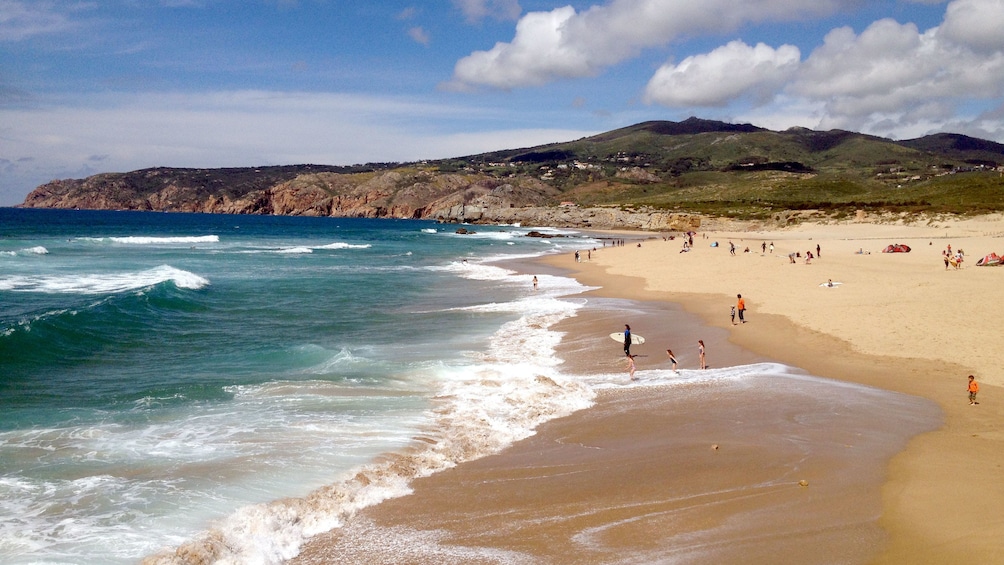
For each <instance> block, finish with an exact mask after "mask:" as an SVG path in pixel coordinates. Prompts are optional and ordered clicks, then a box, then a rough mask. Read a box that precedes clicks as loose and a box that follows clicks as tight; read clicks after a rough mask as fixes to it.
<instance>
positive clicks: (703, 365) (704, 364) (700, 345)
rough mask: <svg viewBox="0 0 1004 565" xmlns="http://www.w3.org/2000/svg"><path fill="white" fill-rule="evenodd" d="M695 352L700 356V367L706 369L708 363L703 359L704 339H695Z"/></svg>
mask: <svg viewBox="0 0 1004 565" xmlns="http://www.w3.org/2000/svg"><path fill="white" fill-rule="evenodd" d="M697 353H698V355H699V356H700V358H701V368H702V369H707V368H708V363H707V361H705V360H704V340H703V339H699V340H697Z"/></svg>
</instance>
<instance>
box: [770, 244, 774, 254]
mask: <svg viewBox="0 0 1004 565" xmlns="http://www.w3.org/2000/svg"><path fill="white" fill-rule="evenodd" d="M770 254H771V255H773V254H774V242H773V241H772V242H770Z"/></svg>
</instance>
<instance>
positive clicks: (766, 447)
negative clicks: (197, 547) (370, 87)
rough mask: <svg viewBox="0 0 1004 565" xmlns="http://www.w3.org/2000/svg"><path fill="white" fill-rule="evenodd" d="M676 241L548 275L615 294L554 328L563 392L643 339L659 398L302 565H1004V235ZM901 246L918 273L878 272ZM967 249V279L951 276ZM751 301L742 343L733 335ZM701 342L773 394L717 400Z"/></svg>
mask: <svg viewBox="0 0 1004 565" xmlns="http://www.w3.org/2000/svg"><path fill="white" fill-rule="evenodd" d="M669 235H671V234H638V233H632V234H624V235H623V236H622V237H623V239H625V240H626V244H625V245H623V246H618V247H611V246H606V247H600V248H597V249H596V250H594V251H592V252H591V253H590V254H588V255H587V257H588V260H585V261H583V262H575V261H574V260H573V259H572V258H571V257H570V256H569V255H567V254H563V255H556V256H550V257H548V258H546V259H544V261H543V262H544V263H546V265H542V266H540V267H538V268H539V269H566V270H570V271H571V273H572V274H573V276H574V277H575V278H577V279H578V280H580V281H581V282H583V283H584V284H586V285H588V286H592V287H598V290H596V291H593V292H591V293H589V294H588V295H587V300H589V301H590V308H588V309H585V311H584V312H582V313H581V314H580V315H578V316H576V317H573V318H570V319H568V320H565V321H563V322H560V323H559V327H558V329H559V330H560V331H562V332H564V334H565V337H564V339H563V342H562V344H561V346H559V348H558V351H557V354H558V355H559V356H560V357H561V358H562V359H564V361H565V367H566V368H565V372H567V373H569V374H587V375H588V374H589V373H590V372H610V371H615V370H624V367H625V366H624V365H623V364H621V365H617V363H618V362H619V361H622V360H623V358H622V357H621V359H618V358H617V354H618V350H617V348H618V347H619V346H618V345H617V344H616V343H614V342H612V341H611V340H609V338H607V337H606V334H607V333H610V332H611V331H617V330H619V329H622V328H623V324H624V323H628V322H629V323H631V324H632V327H633V329H634V330H635V331H636V332H637V333H639V334H642V335H645V336H646V338H648V342H647V343H646V344H645V345H642V346H637V347H635V348H634V350H633V353H637V354H638V355H639V357H638V358H637V360H636V361H637V364H638V368H639V373H638V374H639V376H640V378H641V381H642V383H643V384H646V385H649V384H650V385H651V386H642V387H632V388H626V389H618V388H616V387H610V388H605V389H602V390H601V391H600V392H599V395H598V398H597V400H596V403H595V405H594V406H593V407H592V408H589V409H587V410H582V411H579V412H576V413H575V414H572V415H571V416H569V417H565V418H561V419H558V420H553V421H551V422H547V423H545V424H543V425H542V426H540V427H539V428H538V430H537V434H536V435H534V436H533V437H531V438H528V439H526V440H523V441H521V442H518V443H516V444H514V445H513V446H511V447H510V448H508V449H506V450H504V451H503V452H501V453H499V454H497V455H493V456H489V457H485V458H482V459H479V460H476V461H472V462H468V463H464V464H461V465H459V466H457V467H455V468H452V469H449V470H447V471H444V472H442V473H438V474H435V475H432V476H430V477H426V478H422V479H418V480H415V481H413V484H412V489H413V494H411V495H410V496H405V497H402V498H398V499H394V500H390V501H386V502H384V503H382V504H380V505H377V506H375V507H371V508H367V509H365V510H363V511H361V512H359V513H358V514H357V515H356V516H355V517H354V519H353V520H352V521H350V522H349V524H348V525H347V526H346V527H344V528H340V529H337V530H333V531H332V532H330V533H328V534H323V535H320V536H317V537H315V538H314V539H313V540H311V541H310V542H309V543H308V544H307V545H306V547H304V549H303V551H302V553H301V555H300V556H299V557H298V558H296V559H294V560H293V561H292V562H293V563H358V562H368V563H382V562H386V563H401V562H408V563H521V562H526V563H587V562H589V563H591V562H602V563H653V562H674V563H676V562H681V563H712V562H715V563H739V562H742V563H778V562H790V563H834V562H840V563H945V564H948V563H998V562H1001V561H1002V560H1004V552H1002V550H1001V548H1000V543H999V540H1000V539H1001V537H1002V535H1001V534H1002V533H1004V531H1002V530H1004V522H1002V521H1001V520H1000V518H999V511H998V510H997V509H998V508H999V507H1000V503H1001V501H1002V500H1004V485H1002V484H1001V481H1000V479H1001V473H1002V471H1001V469H1002V464H1004V449H1001V448H1002V447H1004V446H1002V440H1004V434H1002V433H1001V428H1000V422H1001V416H1002V415H1004V410H1002V409H1001V408H1000V402H999V401H996V400H995V399H999V398H1000V396H1001V395H1000V390H1001V385H1002V384H1004V372H1002V371H1001V370H1000V369H999V368H998V367H997V366H998V365H999V363H998V362H997V361H996V359H995V355H994V354H993V352H994V346H995V345H996V344H997V343H998V342H999V336H1000V335H1001V332H1000V330H999V322H998V321H997V320H996V318H997V317H996V316H995V314H994V313H993V303H994V302H995V298H996V296H995V293H994V291H996V290H998V289H999V288H1000V279H1001V277H1004V269H1000V270H998V269H997V268H994V267H988V268H980V267H976V266H975V264H976V260H977V259H978V258H979V257H982V255H983V254H985V253H989V252H991V251H996V252H998V253H1000V252H1001V251H1004V238H1002V235H1004V222H1002V220H1001V218H1000V217H999V216H994V217H987V218H979V219H972V220H943V221H942V220H938V221H930V222H926V223H923V224H903V223H900V222H890V221H884V222H877V221H876V222H872V221H869V220H868V219H867V218H865V219H863V220H859V221H852V222H844V223H834V224H803V225H799V226H794V227H790V228H785V229H771V230H766V229H758V228H756V227H755V226H743V227H742V229H735V230H734V231H724V230H718V231H707V232H704V231H699V232H698V233H697V234H696V235H695V237H694V245H693V247H692V248H691V249H690V250H689V251H687V252H681V249H682V240H681V239H680V238H679V237H676V238H675V239H669V238H668V236H669ZM672 235H678V234H672ZM730 241H731V242H732V243H733V244H734V245H735V247H736V252H735V254H734V255H733V254H732V253H730V251H729V250H730V245H729V242H730ZM715 242H717V243H718V245H717V246H714V247H713V246H712V244H714V243H715ZM772 243H773V247H774V249H773V253H771V251H770V248H769V246H770V245H771V244H772ZM895 243H900V244H907V245H909V246H910V247H911V248H912V251H911V252H910V253H896V254H888V253H882V252H881V251H882V249H883V248H885V247H886V246H887V245H889V244H895ZM949 244H951V245H952V247H953V249H956V250H957V249H959V248H960V247H961V248H962V249H964V250H965V251H966V261H965V262H964V263H963V267H962V268H961V269H955V268H949V269H947V270H946V269H945V267H944V264H943V261H942V258H941V253H942V251H943V250H944V249H945V248H946V246H947V245H949ZM761 245H763V246H767V249H766V251H764V250H763V249H762V247H761ZM817 245H819V253H818V257H815V258H814V259H812V261H811V262H808V263H806V260H805V255H806V251H810V250H811V252H812V253H813V254H814V255H815V254H817V251H816V249H817V248H816V246H817ZM747 247H748V248H749V252H748V253H747V252H746V248H747ZM796 252H797V253H799V254H800V255H801V257H796V258H794V262H792V260H791V259H790V258H789V254H792V253H796ZM531 268H532V267H531ZM527 272H528V273H530V272H531V271H529V270H528V271H527ZM528 278H529V277H528ZM830 281H832V282H833V283H834V285H833V286H830V285H829V283H830ZM737 294H742V295H743V297H744V299H745V302H746V306H747V308H748V310H747V311H746V313H745V318H746V320H747V322H748V323H746V324H739V323H736V324H733V322H732V319H731V317H730V309H731V306H733V305H734V304H735V303H736V300H737V296H736V295H737ZM986 310H989V312H987V311H986ZM667 320H672V321H673V323H672V324H668V323H667ZM736 322H738V318H737V319H736ZM696 339H703V340H704V341H705V343H706V345H707V350H708V359H709V364H710V365H711V367H710V370H709V375H710V374H715V375H718V374H725V375H732V373H729V369H728V368H730V367H754V368H755V372H756V373H757V376H753V377H751V378H748V379H740V380H732V379H731V377H730V378H724V377H723V378H718V379H715V380H710V381H702V380H701V379H700V378H699V376H698V375H695V373H700V371H696V370H695V368H696V366H697V360H696V343H695V342H696ZM666 347H672V348H673V349H674V353H676V356H677V358H678V359H679V360H680V362H681V368H682V369H683V370H682V371H681V375H684V377H686V378H685V379H683V380H685V381H686V382H675V381H674V375H673V374H672V372H671V371H669V363H668V359H667V358H666V355H665V348H666ZM620 355H621V356H622V355H623V354H622V353H621V354H620ZM784 368H790V371H789V370H788V369H784ZM721 371H724V373H719V372H721ZM969 374H974V375H975V376H976V379H977V381H978V382H979V383H980V386H981V391H980V393H979V396H978V399H979V400H980V404H979V405H970V404H969V401H968V399H967V396H966V395H967V392H966V390H965V386H966V376H967V375H969ZM806 375H808V376H806ZM810 376H811V377H810ZM815 377H821V378H822V379H815ZM624 378H625V381H626V380H627V376H626V372H625V376H624Z"/></svg>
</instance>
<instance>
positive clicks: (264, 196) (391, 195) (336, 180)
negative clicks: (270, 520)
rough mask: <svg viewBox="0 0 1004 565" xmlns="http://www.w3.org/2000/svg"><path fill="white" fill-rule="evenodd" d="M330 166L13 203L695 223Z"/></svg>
mask: <svg viewBox="0 0 1004 565" xmlns="http://www.w3.org/2000/svg"><path fill="white" fill-rule="evenodd" d="M314 169H320V170H314ZM331 169H334V168H324V167H313V168H311V167H310V166H301V167H299V168H296V167H281V168H280V167H273V168H263V169H209V170H202V169H199V170H196V169H146V170H142V171H134V172H131V173H107V174H100V175H95V176H92V177H89V178H86V179H81V180H58V181H53V182H50V183H48V184H44V185H42V186H40V187H38V188H37V189H35V190H34V191H32V193H31V194H29V195H28V196H27V198H26V199H25V201H24V204H22V206H23V207H27V208H81V209H91V210H158V211H169V212H202V213H212V214H265V215H289V216H331V217H354V218H411V219H431V220H437V221H440V222H457V223H475V224H476V223H484V224H526V225H541V226H544V225H546V226H562V227H579V228H593V229H611V228H629V229H642V230H651V231H677V230H679V231H683V230H688V229H693V228H696V227H699V226H700V219H699V217H697V216H694V215H690V214H672V213H665V212H659V211H652V210H623V209H620V208H615V207H595V208H581V207H578V206H574V205H571V206H569V205H562V206H558V205H556V202H557V200H559V199H560V193H559V192H558V190H557V189H555V188H554V187H552V186H550V185H548V184H546V183H544V182H542V181H540V180H538V179H535V178H532V177H527V176H513V177H511V178H505V179H500V178H497V177H491V176H487V175H483V174H473V173H472V174H464V173H441V172H436V171H429V170H423V169H421V168H399V169H392V170H376V171H366V172H334V171H333V170H331Z"/></svg>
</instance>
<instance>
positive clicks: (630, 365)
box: [626, 354, 636, 381]
mask: <svg viewBox="0 0 1004 565" xmlns="http://www.w3.org/2000/svg"><path fill="white" fill-rule="evenodd" d="M626 357H627V362H628V375H629V376H630V377H631V380H632V381H633V380H636V379H635V378H634V371H635V369H636V367H635V364H634V355H631V354H628V355H626Z"/></svg>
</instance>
